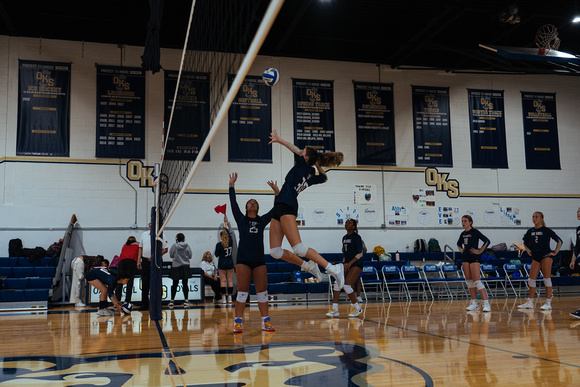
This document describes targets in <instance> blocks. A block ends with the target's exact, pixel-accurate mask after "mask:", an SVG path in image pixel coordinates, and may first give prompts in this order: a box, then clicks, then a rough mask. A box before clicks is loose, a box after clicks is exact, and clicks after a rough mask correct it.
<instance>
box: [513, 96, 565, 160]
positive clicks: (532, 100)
mask: <svg viewBox="0 0 580 387" xmlns="http://www.w3.org/2000/svg"><path fill="white" fill-rule="evenodd" d="M522 113H523V115H524V143H525V149H526V169H561V167H560V146H559V144H558V121H557V119H556V94H555V93H535V92H527V91H522Z"/></svg>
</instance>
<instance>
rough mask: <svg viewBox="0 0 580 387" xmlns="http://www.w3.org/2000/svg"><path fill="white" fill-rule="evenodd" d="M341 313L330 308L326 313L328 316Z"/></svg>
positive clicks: (336, 315) (335, 315)
mask: <svg viewBox="0 0 580 387" xmlns="http://www.w3.org/2000/svg"><path fill="white" fill-rule="evenodd" d="M338 316H339V313H338V310H334V309H330V311H329V312H328V313H326V317H338Z"/></svg>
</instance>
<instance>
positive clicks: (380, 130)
mask: <svg viewBox="0 0 580 387" xmlns="http://www.w3.org/2000/svg"><path fill="white" fill-rule="evenodd" d="M353 85H354V107H355V112H356V162H357V164H370V165H395V164H396V154H395V113H394V102H393V101H394V97H393V84H392V83H363V82H353Z"/></svg>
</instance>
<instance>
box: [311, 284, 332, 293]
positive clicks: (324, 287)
mask: <svg viewBox="0 0 580 387" xmlns="http://www.w3.org/2000/svg"><path fill="white" fill-rule="evenodd" d="M306 289H307V292H308V293H326V292H328V282H316V283H307V284H306Z"/></svg>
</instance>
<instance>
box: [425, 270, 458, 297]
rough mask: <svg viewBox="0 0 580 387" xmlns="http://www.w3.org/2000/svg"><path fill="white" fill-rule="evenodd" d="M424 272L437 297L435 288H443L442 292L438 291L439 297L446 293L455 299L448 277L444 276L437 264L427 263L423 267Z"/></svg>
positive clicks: (432, 291) (433, 293)
mask: <svg viewBox="0 0 580 387" xmlns="http://www.w3.org/2000/svg"><path fill="white" fill-rule="evenodd" d="M421 271H422V272H423V278H425V281H427V283H428V284H429V288H430V289H431V294H432V295H433V297H435V291H434V290H435V289H437V288H443V291H442V292H437V297H441V296H442V295H443V294H445V295H446V296H447V297H448V298H451V299H453V295H452V294H451V289H449V286H448V284H447V279H446V278H444V277H443V274H442V273H441V270H439V268H438V267H437V266H436V265H433V264H427V265H424V266H423V267H422V268H421Z"/></svg>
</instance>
